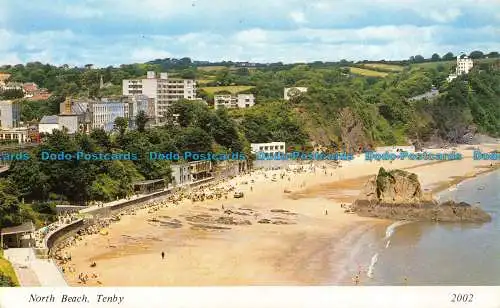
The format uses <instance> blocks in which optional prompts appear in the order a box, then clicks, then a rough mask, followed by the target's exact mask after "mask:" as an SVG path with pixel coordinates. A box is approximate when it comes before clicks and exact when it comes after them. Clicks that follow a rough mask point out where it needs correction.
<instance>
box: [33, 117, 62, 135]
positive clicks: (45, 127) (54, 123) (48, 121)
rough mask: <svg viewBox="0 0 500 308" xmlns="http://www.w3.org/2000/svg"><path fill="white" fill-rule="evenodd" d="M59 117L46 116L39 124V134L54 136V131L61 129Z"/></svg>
mask: <svg viewBox="0 0 500 308" xmlns="http://www.w3.org/2000/svg"><path fill="white" fill-rule="evenodd" d="M59 127H60V126H59V117H58V116H56V115H51V116H44V117H43V118H42V119H41V120H40V123H38V132H39V133H45V134H52V132H53V130H54V129H59Z"/></svg>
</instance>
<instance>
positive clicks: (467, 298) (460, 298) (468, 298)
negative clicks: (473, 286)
mask: <svg viewBox="0 0 500 308" xmlns="http://www.w3.org/2000/svg"><path fill="white" fill-rule="evenodd" d="M473 298H474V294H455V293H453V294H452V295H451V302H452V303H472V299H473Z"/></svg>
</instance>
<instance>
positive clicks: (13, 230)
mask: <svg viewBox="0 0 500 308" xmlns="http://www.w3.org/2000/svg"><path fill="white" fill-rule="evenodd" d="M26 232H35V225H33V222H32V221H28V222H25V223H23V224H22V225H19V226H14V227H9V228H3V229H2V230H1V232H0V233H2V235H7V234H18V233H26Z"/></svg>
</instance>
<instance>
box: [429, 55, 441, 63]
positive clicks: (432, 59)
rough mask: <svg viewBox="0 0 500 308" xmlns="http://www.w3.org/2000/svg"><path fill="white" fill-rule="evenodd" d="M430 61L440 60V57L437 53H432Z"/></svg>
mask: <svg viewBox="0 0 500 308" xmlns="http://www.w3.org/2000/svg"><path fill="white" fill-rule="evenodd" d="M431 61H433V62H436V61H441V57H440V56H439V55H438V54H437V53H435V54H433V55H432V57H431Z"/></svg>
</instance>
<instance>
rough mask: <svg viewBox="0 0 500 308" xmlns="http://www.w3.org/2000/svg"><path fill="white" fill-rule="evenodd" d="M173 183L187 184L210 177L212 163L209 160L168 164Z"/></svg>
mask: <svg viewBox="0 0 500 308" xmlns="http://www.w3.org/2000/svg"><path fill="white" fill-rule="evenodd" d="M170 168H171V169H172V178H173V180H174V185H176V186H177V185H189V184H192V183H195V182H197V181H203V180H206V179H209V178H211V177H212V173H213V165H212V161H210V160H199V161H192V162H189V163H178V164H172V165H171V166H170Z"/></svg>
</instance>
